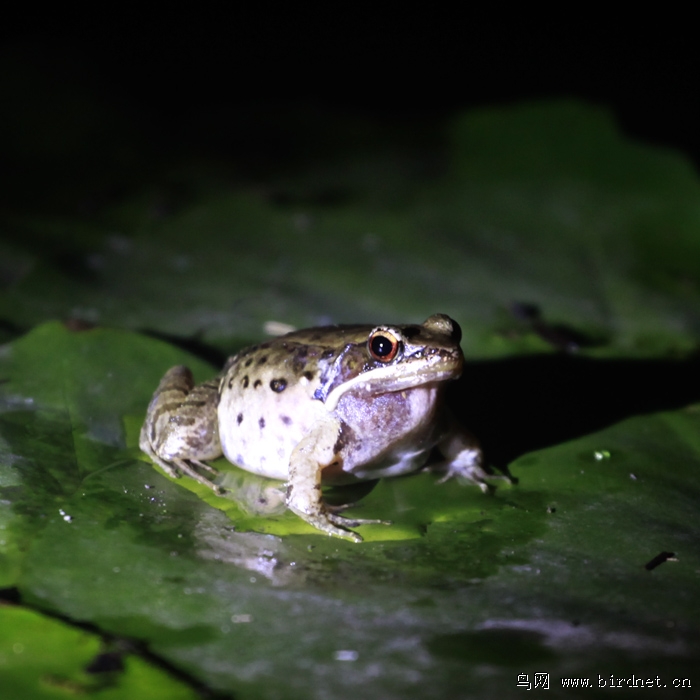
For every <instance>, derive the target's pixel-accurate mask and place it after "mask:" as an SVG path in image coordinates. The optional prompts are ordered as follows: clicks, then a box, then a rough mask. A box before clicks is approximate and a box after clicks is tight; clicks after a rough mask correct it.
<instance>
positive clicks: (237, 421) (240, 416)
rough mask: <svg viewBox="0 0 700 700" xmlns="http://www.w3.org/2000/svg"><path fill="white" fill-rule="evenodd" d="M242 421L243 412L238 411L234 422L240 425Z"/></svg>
mask: <svg viewBox="0 0 700 700" xmlns="http://www.w3.org/2000/svg"><path fill="white" fill-rule="evenodd" d="M242 422H243V414H242V413H239V414H238V418H236V423H237V424H238V425H240V424H241V423H242Z"/></svg>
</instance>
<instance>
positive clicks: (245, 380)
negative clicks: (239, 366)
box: [241, 374, 248, 389]
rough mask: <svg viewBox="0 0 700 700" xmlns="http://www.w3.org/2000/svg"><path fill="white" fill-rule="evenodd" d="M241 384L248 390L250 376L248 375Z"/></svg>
mask: <svg viewBox="0 0 700 700" xmlns="http://www.w3.org/2000/svg"><path fill="white" fill-rule="evenodd" d="M241 384H243V388H244V389H247V388H248V375H247V374H246V375H245V377H243V380H242V381H241Z"/></svg>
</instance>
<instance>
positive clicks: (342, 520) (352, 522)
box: [326, 512, 392, 528]
mask: <svg viewBox="0 0 700 700" xmlns="http://www.w3.org/2000/svg"><path fill="white" fill-rule="evenodd" d="M326 515H327V517H328V519H329V520H330V521H331V522H333V523H335V524H336V525H340V526H341V527H345V528H348V527H358V526H360V525H391V524H392V522H391V520H377V519H374V518H346V517H344V516H342V515H338V514H337V513H332V512H329V513H326Z"/></svg>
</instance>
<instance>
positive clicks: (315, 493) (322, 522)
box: [287, 415, 384, 542]
mask: <svg viewBox="0 0 700 700" xmlns="http://www.w3.org/2000/svg"><path fill="white" fill-rule="evenodd" d="M341 427H342V425H341V422H340V421H339V420H338V419H337V418H335V417H333V416H331V415H328V416H327V417H325V418H323V419H322V420H320V421H319V422H318V423H316V425H314V427H313V428H312V429H311V431H310V432H309V433H308V434H307V435H306V436H305V437H304V438H303V439H302V440H301V441H300V442H299V444H298V445H297V446H296V447H295V448H294V450H293V452H292V455H291V458H290V460H289V481H288V482H287V507H288V508H289V509H290V510H291V511H293V512H294V513H296V514H297V515H298V516H299V517H300V518H302V519H303V520H306V522H307V523H309V524H310V525H313V526H314V527H315V528H318V529H319V530H321V531H323V532H326V533H328V534H329V535H336V536H337V537H343V538H345V539H351V540H354V541H355V542H362V537H360V535H358V534H357V533H356V532H353V531H352V530H350V529H349V528H351V527H357V526H358V525H364V524H367V523H383V522H384V521H382V520H364V519H357V518H346V517H343V516H342V515H338V514H337V513H334V512H332V511H331V510H330V508H329V507H328V506H327V505H326V504H325V503H324V502H323V500H322V497H321V475H322V472H323V470H324V468H325V467H327V466H329V465H331V464H332V463H333V462H335V461H336V460H339V459H341V457H340V455H339V454H338V452H337V445H338V443H339V437H340V433H341Z"/></svg>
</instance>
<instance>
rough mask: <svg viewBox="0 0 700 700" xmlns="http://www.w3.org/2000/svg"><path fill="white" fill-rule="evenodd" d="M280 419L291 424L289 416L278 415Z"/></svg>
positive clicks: (286, 423)
mask: <svg viewBox="0 0 700 700" xmlns="http://www.w3.org/2000/svg"><path fill="white" fill-rule="evenodd" d="M280 420H281V421H282V422H283V423H284V424H285V425H291V424H292V419H291V418H290V417H289V416H280Z"/></svg>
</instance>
